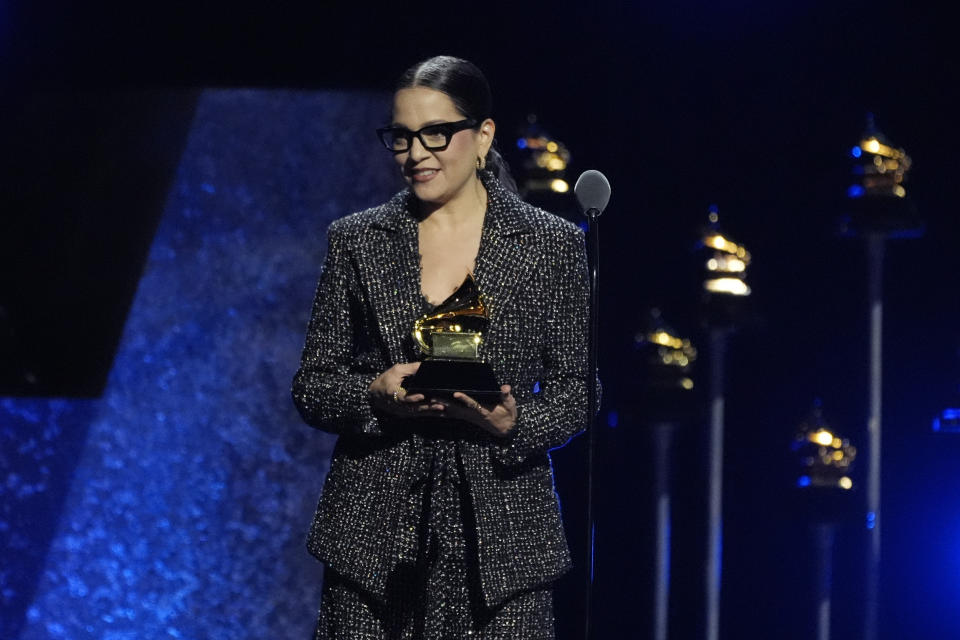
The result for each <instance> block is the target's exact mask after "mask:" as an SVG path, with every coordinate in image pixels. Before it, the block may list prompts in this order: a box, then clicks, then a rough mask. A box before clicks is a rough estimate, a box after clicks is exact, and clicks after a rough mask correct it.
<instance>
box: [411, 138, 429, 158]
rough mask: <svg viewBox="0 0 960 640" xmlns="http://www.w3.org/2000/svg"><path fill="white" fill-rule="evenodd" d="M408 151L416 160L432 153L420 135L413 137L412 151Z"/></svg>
mask: <svg viewBox="0 0 960 640" xmlns="http://www.w3.org/2000/svg"><path fill="white" fill-rule="evenodd" d="M408 153H409V154H410V159H411V160H415V161H419V160H423V159H424V158H426V157H427V156H428V155H430V152H429V151H427V148H426V147H424V146H423V143H422V142H420V138H419V137H418V136H413V139H412V140H411V141H410V151H409V152H408Z"/></svg>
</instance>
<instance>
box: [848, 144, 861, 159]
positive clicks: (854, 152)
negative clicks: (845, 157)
mask: <svg viewBox="0 0 960 640" xmlns="http://www.w3.org/2000/svg"><path fill="white" fill-rule="evenodd" d="M850 155H851V156H853V157H854V158H859V157H860V156H861V155H863V150H862V149H861V148H860V147H859V146H856V147H854V148H853V149H850Z"/></svg>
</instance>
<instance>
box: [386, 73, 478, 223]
mask: <svg viewBox="0 0 960 640" xmlns="http://www.w3.org/2000/svg"><path fill="white" fill-rule="evenodd" d="M465 117H466V116H464V115H463V114H462V113H460V112H459V111H457V108H456V107H455V106H454V104H453V101H452V100H451V99H450V97H449V96H448V95H447V94H445V93H443V92H442V91H437V90H435V89H428V88H426V87H412V88H410V89H401V90H399V91H397V93H396V94H395V95H394V97H393V125H394V126H397V127H404V128H405V129H408V130H409V131H417V130H418V129H421V128H423V127H425V126H428V125H431V124H439V123H442V122H459V121H460V120H463V119H464V118H465ZM493 133H494V124H493V121H492V120H490V119H487V120H484V121H483V122H481V123H480V124H479V128H475V129H464V130H463V131H458V132H456V133H454V134H453V135H452V136H451V137H450V143H449V145H447V148H446V149H444V150H442V151H430V150H429V149H425V148H424V147H423V144H422V143H421V142H420V140H419V139H418V138H417V137H416V136H414V137H413V140H412V141H411V144H410V148H409V149H408V150H407V151H404V152H403V153H398V154H396V156H395V157H396V160H397V163H398V164H399V165H400V169H401V171H402V172H403V178H404V180H406V181H407V184H409V185H410V188H411V189H412V190H413V193H414V194H415V195H416V196H417V198H419V199H420V200H421V201H422V202H427V203H430V204H434V205H437V206H442V205H444V204H446V203H447V202H450V201H451V200H453V199H455V198H457V197H458V196H461V195H463V194H465V193H467V189H468V187H470V186H471V185H472V184H473V181H475V180H476V179H477V178H476V169H477V158H484V157H486V155H487V151H488V150H489V149H490V144H491V143H492V142H493Z"/></svg>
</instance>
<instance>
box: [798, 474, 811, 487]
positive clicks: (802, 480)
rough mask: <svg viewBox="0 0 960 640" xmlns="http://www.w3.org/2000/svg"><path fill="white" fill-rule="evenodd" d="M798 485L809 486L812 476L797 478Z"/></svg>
mask: <svg viewBox="0 0 960 640" xmlns="http://www.w3.org/2000/svg"><path fill="white" fill-rule="evenodd" d="M797 486H798V487H809V486H810V476H800V477H799V478H797Z"/></svg>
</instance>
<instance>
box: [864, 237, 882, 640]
mask: <svg viewBox="0 0 960 640" xmlns="http://www.w3.org/2000/svg"><path fill="white" fill-rule="evenodd" d="M884 240H885V238H884V235H883V234H882V233H880V232H878V231H872V232H870V233H868V234H867V267H868V278H869V285H868V295H869V299H870V412H869V418H868V420H867V438H868V440H867V442H868V446H869V448H870V455H869V467H868V469H867V521H866V527H867V562H866V585H865V589H864V592H865V597H866V599H865V602H864V621H863V637H864V640H876V639H877V629H878V628H877V618H878V615H879V612H880V524H881V519H880V478H881V475H880V472H881V462H882V460H881V452H882V448H881V447H882V441H881V435H882V434H881V410H882V406H883V404H882V402H883V395H882V394H883V387H882V385H883V258H884V248H885V247H884Z"/></svg>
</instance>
